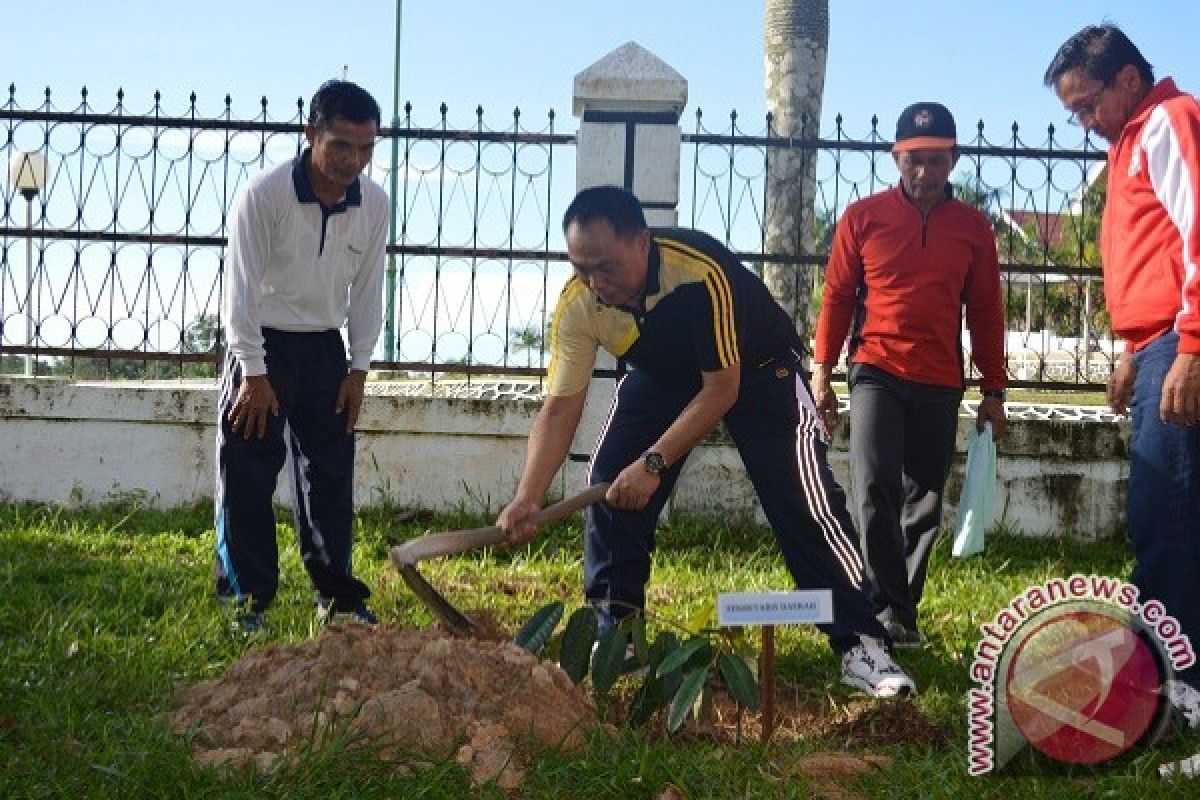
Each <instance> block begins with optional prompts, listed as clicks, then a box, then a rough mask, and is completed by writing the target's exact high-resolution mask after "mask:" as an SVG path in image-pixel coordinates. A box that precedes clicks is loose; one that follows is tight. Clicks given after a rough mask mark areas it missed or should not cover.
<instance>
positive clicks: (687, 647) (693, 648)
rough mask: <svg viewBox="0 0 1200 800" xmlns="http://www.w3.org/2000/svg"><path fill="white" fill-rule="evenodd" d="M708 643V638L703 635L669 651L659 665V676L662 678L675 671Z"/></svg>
mask: <svg viewBox="0 0 1200 800" xmlns="http://www.w3.org/2000/svg"><path fill="white" fill-rule="evenodd" d="M706 644H708V639H705V638H704V637H703V636H697V637H695V638H694V639H688V640H687V641H686V642H684V643H683V644H682V645H680V646H679V647H677V648H675V649H674V650H672V651H671V652H670V653H667V656H666V658H664V659H663V660H662V663H661V664H659V665H658V672H657V674H658V676H659V677H660V678H661V677H662V676H664V675H666V674H667V673H668V672H674V671H675V670H677V669H679V668H680V667H682V666H683V665H684V664H685V663H686V662H687V660H688V659H689V658H691V657H692V656H693V655H695V654H696V653H697V652H699V651H700V648H702V647H704V646H705V645H706Z"/></svg>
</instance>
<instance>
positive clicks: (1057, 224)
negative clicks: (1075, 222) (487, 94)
mask: <svg viewBox="0 0 1200 800" xmlns="http://www.w3.org/2000/svg"><path fill="white" fill-rule="evenodd" d="M1007 216H1008V217H1009V218H1010V219H1011V220H1012V221H1013V223H1014V224H1016V226H1017V227H1019V228H1021V229H1022V230H1025V231H1028V230H1030V229H1031V228H1032V230H1033V234H1034V236H1035V237H1036V238H1037V241H1038V243H1039V244H1043V243H1044V244H1047V245H1049V246H1050V247H1057V246H1058V245H1060V244H1062V239H1063V227H1064V223H1065V222H1066V220H1067V217H1068V215H1067V214H1051V213H1047V212H1045V211H1019V210H1017V209H1013V210H1011V211H1009V212H1008V214H1007Z"/></svg>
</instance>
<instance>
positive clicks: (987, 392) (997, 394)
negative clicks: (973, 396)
mask: <svg viewBox="0 0 1200 800" xmlns="http://www.w3.org/2000/svg"><path fill="white" fill-rule="evenodd" d="M980 394H982V395H983V396H984V397H994V398H996V399H997V400H999V401H1001V402H1003V401H1004V390H1003V389H984V390H983V391H982V392H981V393H980Z"/></svg>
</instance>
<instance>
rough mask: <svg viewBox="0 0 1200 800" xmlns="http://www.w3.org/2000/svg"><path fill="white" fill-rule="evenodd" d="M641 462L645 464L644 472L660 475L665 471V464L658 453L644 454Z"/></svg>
mask: <svg viewBox="0 0 1200 800" xmlns="http://www.w3.org/2000/svg"><path fill="white" fill-rule="evenodd" d="M642 461H643V462H644V463H645V464H646V470H647V471H649V472H653V473H654V474H655V475H662V474H663V473H664V472H666V471H667V462H666V461H664V460H663V457H662V455H661V454H659V453H646V454H645V455H643V456H642Z"/></svg>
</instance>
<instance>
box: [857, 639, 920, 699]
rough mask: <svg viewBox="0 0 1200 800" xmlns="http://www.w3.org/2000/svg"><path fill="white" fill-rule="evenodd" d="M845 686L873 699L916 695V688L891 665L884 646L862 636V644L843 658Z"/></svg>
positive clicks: (879, 642)
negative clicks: (860, 690)
mask: <svg viewBox="0 0 1200 800" xmlns="http://www.w3.org/2000/svg"><path fill="white" fill-rule="evenodd" d="M842 683H844V684H847V685H849V686H853V687H854V688H855V689H862V690H863V691H864V692H866V693H867V694H869V695H871V697H897V696H899V695H906V694H916V693H917V685H916V684H915V683H913V680H912V678H910V677H908V674H907V673H906V672H905V671H904V670H902V669H900V667H899V666H897V665H896V662H895V661H892V656H891V655H890V654H889V653H888V651H887V648H886V647H884V646H883V642H881V641H879V640H878V639H875V638H872V637H870V636H860V637H859V643H858V644H856V645H854V647H851V648H850V649H849V650H848V651H846V653H845V654H844V655H843V656H842Z"/></svg>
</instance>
